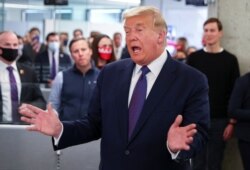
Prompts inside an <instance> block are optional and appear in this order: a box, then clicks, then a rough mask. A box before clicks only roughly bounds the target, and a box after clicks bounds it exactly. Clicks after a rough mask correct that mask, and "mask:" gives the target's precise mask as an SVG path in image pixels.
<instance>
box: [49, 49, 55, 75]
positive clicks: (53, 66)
mask: <svg viewBox="0 0 250 170" xmlns="http://www.w3.org/2000/svg"><path fill="white" fill-rule="evenodd" d="M55 76H56V59H55V53H54V52H53V53H52V66H51V77H50V78H51V80H54V78H55Z"/></svg>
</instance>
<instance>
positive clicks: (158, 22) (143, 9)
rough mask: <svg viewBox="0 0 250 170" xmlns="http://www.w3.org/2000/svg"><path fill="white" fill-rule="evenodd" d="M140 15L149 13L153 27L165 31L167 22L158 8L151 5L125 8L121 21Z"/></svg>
mask: <svg viewBox="0 0 250 170" xmlns="http://www.w3.org/2000/svg"><path fill="white" fill-rule="evenodd" d="M141 15H151V16H152V17H153V20H154V23H153V25H154V27H155V28H160V29H162V30H163V31H165V32H167V23H166V22H165V20H164V18H163V16H162V15H161V12H160V10H159V9H157V8H155V7H153V6H139V7H134V8H130V9H127V10H125V11H124V12H123V21H125V20H126V19H127V18H131V17H134V16H141Z"/></svg>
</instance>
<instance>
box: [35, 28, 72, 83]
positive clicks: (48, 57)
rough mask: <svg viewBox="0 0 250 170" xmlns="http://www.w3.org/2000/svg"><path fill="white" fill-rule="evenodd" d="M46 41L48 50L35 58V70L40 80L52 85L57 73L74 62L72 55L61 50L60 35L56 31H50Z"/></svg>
mask: <svg viewBox="0 0 250 170" xmlns="http://www.w3.org/2000/svg"><path fill="white" fill-rule="evenodd" d="M46 41H47V48H46V50H45V51H44V52H42V53H40V54H39V55H37V56H36V58H35V71H36V73H37V76H38V80H39V82H40V83H44V84H45V85H46V86H47V87H51V84H52V81H53V80H54V78H55V76H56V74H57V73H58V72H59V71H63V70H66V69H68V68H70V67H71V66H72V64H71V59H70V56H69V55H68V54H66V53H64V52H62V51H61V50H60V40H59V35H58V34H57V33H56V32H50V33H49V34H48V35H47V37H46Z"/></svg>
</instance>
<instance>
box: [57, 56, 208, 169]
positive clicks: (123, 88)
mask: <svg viewBox="0 0 250 170" xmlns="http://www.w3.org/2000/svg"><path fill="white" fill-rule="evenodd" d="M134 66H135V64H134V63H133V62H132V60H131V59H124V60H120V61H118V62H115V63H111V64H110V65H107V66H106V67H104V68H103V70H102V71H101V73H100V75H99V78H98V82H97V86H96V89H95V92H94V94H93V98H92V102H91V103H90V106H89V114H88V115H87V117H86V118H85V119H82V120H79V121H75V122H63V126H64V131H63V134H62V137H61V139H60V142H59V144H58V146H57V147H55V146H54V147H55V149H62V148H65V147H69V146H72V145H76V144H81V143H85V142H88V141H91V140H95V139H98V138H102V141H101V165H100V169H102V170H179V169H180V170H186V169H188V167H189V166H188V164H189V161H182V163H177V161H173V160H172V159H171V156H170V153H169V152H168V150H167V148H166V136H167V133H168V130H169V127H170V126H171V124H172V123H173V122H174V120H175V118H176V116H177V115H178V114H182V115H183V116H184V121H183V125H188V124H190V123H196V124H197V126H198V133H197V134H196V135H195V137H194V142H193V143H192V145H191V149H190V151H181V152H180V154H179V156H178V160H187V159H189V158H191V157H192V156H193V155H194V154H195V153H196V152H198V151H199V150H200V149H201V148H202V147H203V146H204V144H205V143H206V141H207V130H208V126H209V125H208V124H209V102H208V85H207V80H206V78H205V76H204V75H203V74H202V73H200V72H198V71H197V70H195V69H193V68H190V67H189V66H187V65H184V64H182V63H179V62H177V61H174V60H173V59H172V58H171V57H170V56H169V57H168V59H167V61H166V63H165V64H164V66H163V68H162V70H161V72H160V74H159V76H158V78H157V79H156V81H155V83H154V86H153V87H152V89H151V92H150V93H149V95H148V97H147V100H146V101H145V104H144V108H143V110H142V113H141V115H140V118H139V120H138V122H137V125H136V127H135V130H134V133H133V134H132V136H131V139H130V140H129V139H128V94H129V87H130V81H131V77H132V72H133V69H134Z"/></svg>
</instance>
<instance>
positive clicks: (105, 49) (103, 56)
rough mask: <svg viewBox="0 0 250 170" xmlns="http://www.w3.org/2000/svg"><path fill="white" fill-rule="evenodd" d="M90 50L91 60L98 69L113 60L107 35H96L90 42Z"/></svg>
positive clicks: (110, 41)
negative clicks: (91, 51)
mask: <svg viewBox="0 0 250 170" xmlns="http://www.w3.org/2000/svg"><path fill="white" fill-rule="evenodd" d="M92 50H93V55H92V57H93V60H94V62H95V64H96V66H97V67H98V68H99V69H101V68H103V67H104V66H105V65H106V64H108V63H111V62H113V61H115V53H114V48H113V44H112V40H111V39H110V37H109V36H108V35H105V34H99V35H97V36H96V37H95V39H94V41H93V43H92Z"/></svg>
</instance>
